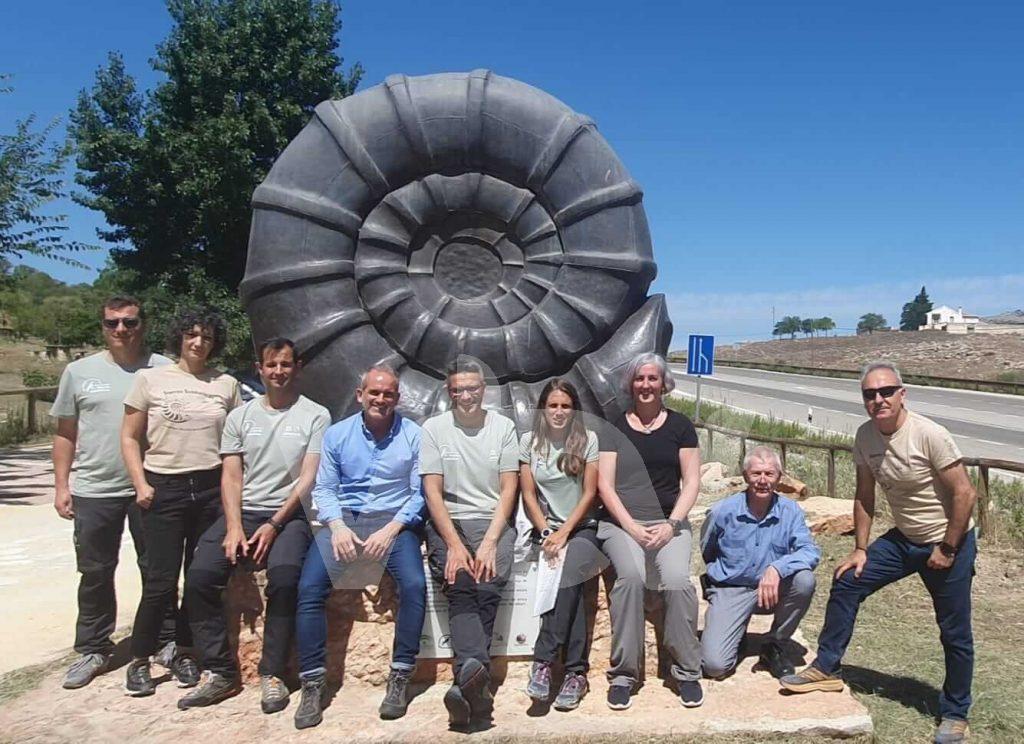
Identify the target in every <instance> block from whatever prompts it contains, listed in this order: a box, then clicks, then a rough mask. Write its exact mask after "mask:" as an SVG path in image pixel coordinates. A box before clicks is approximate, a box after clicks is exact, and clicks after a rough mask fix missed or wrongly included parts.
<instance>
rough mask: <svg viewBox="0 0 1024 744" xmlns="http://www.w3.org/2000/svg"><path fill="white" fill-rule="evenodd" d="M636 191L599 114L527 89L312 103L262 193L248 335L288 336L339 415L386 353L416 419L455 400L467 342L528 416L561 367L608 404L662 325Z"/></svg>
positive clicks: (503, 86)
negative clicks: (452, 393)
mask: <svg viewBox="0 0 1024 744" xmlns="http://www.w3.org/2000/svg"><path fill="white" fill-rule="evenodd" d="M642 197H643V194H642V192H641V190H640V187H639V186H638V185H637V184H636V182H635V181H633V179H631V178H630V177H629V174H628V173H627V172H626V169H625V168H624V167H623V165H622V163H621V162H619V160H618V158H617V157H616V156H615V153H614V152H612V149H611V148H610V147H609V146H608V143H607V142H605V140H604V138H603V137H602V136H601V135H600V134H598V132H597V130H596V129H595V127H594V124H593V122H591V121H590V120H589V119H587V118H585V117H583V116H580V115H579V114H576V113H574V112H573V111H572V110H570V109H569V108H568V107H566V106H565V105H564V104H562V103H561V102H560V101H558V100H556V99H554V98H552V97H551V96H549V95H548V94H546V93H544V92H542V91H540V90H538V89H536V88H533V87H531V86H529V85H526V84H524V83H521V82H518V81H516V80H512V79H509V78H505V77H501V76H499V75H495V74H493V73H491V72H488V71H485V70H477V71H474V72H471V73H469V74H465V73H462V74H441V75H428V76H425V77H406V76H404V75H394V76H392V77H389V78H388V79H387V80H386V82H385V83H384V84H383V85H378V86H376V87H374V88H370V89H368V90H366V91H364V92H361V93H358V94H356V95H354V96H350V97H349V98H346V99H344V100H341V101H325V102H324V103H321V104H320V105H319V106H317V108H316V115H315V116H314V118H313V120H312V121H311V122H310V123H309V124H308V125H307V126H306V128H305V129H303V130H302V132H301V133H300V134H299V135H298V137H296V138H295V140H294V141H292V143H291V144H290V145H289V146H288V148H287V149H286V150H285V151H284V153H283V154H282V155H281V157H280V158H279V159H278V160H277V162H276V163H275V164H274V166H273V168H272V169H271V171H270V174H269V175H268V176H267V178H266V180H265V181H264V182H263V183H262V184H261V185H260V186H259V188H257V189H256V193H255V194H254V196H253V209H254V214H253V222H252V234H251V237H250V240H249V257H248V263H247V265H246V275H245V280H244V282H243V283H242V289H241V292H242V299H243V302H244V303H245V306H246V309H247V311H248V313H249V316H250V318H251V319H252V327H253V333H254V336H255V338H256V339H257V341H258V340H259V339H262V338H268V337H270V336H277V335H283V336H288V337H290V338H293V339H295V340H296V342H297V344H298V347H299V349H300V352H301V354H302V356H303V358H304V360H305V365H306V366H305V371H304V379H305V383H304V386H305V389H306V391H307V393H308V394H310V395H311V397H314V398H315V399H317V400H318V401H320V402H321V403H323V404H324V405H327V406H328V407H329V408H330V409H331V411H332V413H333V414H334V416H336V417H338V416H342V415H344V414H346V413H348V412H351V411H352V410H354V408H355V405H356V404H355V400H354V396H353V393H354V390H355V388H356V386H357V385H358V382H359V375H360V374H361V373H362V371H363V370H365V369H367V368H368V367H370V366H371V365H372V364H374V363H380V362H385V363H388V364H390V365H392V366H393V367H395V368H396V369H399V370H400V372H401V376H402V406H401V407H402V409H403V411H404V412H405V413H407V414H408V415H411V416H413V417H415V418H417V419H419V418H423V417H424V416H427V415H429V414H430V413H432V412H434V411H435V410H440V409H443V408H446V407H447V405H448V400H447V397H446V396H445V395H443V392H442V381H443V378H444V369H445V367H446V366H447V364H448V363H449V362H450V360H452V359H453V358H455V356H456V355H458V354H468V355H471V356H474V357H477V358H478V359H480V360H481V361H482V362H483V363H484V364H485V365H487V366H488V367H490V369H491V370H492V371H493V373H494V376H495V382H496V383H497V384H498V385H499V386H500V393H501V395H500V405H501V406H502V407H503V408H505V409H506V412H508V413H509V414H510V415H513V417H514V418H516V420H517V423H518V424H519V425H520V427H524V426H526V425H527V424H528V420H529V409H530V408H531V406H533V405H534V404H535V401H536V395H537V392H539V389H540V386H541V385H543V382H544V381H545V380H547V379H548V378H550V377H552V376H555V375H562V376H566V377H568V378H569V379H570V380H572V381H573V383H574V384H576V386H577V387H578V389H579V390H580V391H581V395H582V396H583V400H584V405H585V407H586V408H587V409H588V410H589V411H590V412H592V413H597V414H600V415H603V416H611V415H614V414H615V413H617V412H619V411H621V410H622V409H623V407H624V405H625V404H626V403H627V402H628V398H627V397H626V396H625V394H624V391H623V390H622V389H621V380H620V377H621V369H622V367H623V365H625V364H626V363H628V361H629V360H630V359H631V358H632V357H633V356H635V355H636V354H638V353H640V352H643V351H652V350H657V351H660V352H662V353H664V352H665V350H666V348H667V346H668V341H669V337H670V336H671V324H670V323H669V321H668V317H667V315H666V312H665V303H664V298H663V297H662V296H660V295H656V296H654V297H651V298H648V297H647V288H648V286H649V285H650V283H651V280H652V279H653V278H654V275H655V271H656V269H655V265H654V262H653V260H652V255H651V241H650V234H649V232H648V229H647V220H646V217H645V215H644V210H643V206H642V205H641V199H642Z"/></svg>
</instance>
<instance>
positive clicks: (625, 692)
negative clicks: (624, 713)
mask: <svg viewBox="0 0 1024 744" xmlns="http://www.w3.org/2000/svg"><path fill="white" fill-rule="evenodd" d="M631 692H632V690H631V689H630V687H629V685H612V686H611V687H609V688H608V707H609V708H611V709H612V710H625V709H626V708H628V707H629V706H631V705H632V704H633V698H632V696H631V695H630V693H631Z"/></svg>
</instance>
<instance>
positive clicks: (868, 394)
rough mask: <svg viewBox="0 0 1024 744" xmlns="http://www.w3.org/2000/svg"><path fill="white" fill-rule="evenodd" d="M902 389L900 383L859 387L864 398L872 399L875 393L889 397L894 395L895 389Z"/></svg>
mask: <svg viewBox="0 0 1024 744" xmlns="http://www.w3.org/2000/svg"><path fill="white" fill-rule="evenodd" d="M902 389H903V386H902V385H886V386H885V387H880V388H861V390H860V394H861V395H863V396H864V400H867V401H872V400H874V399H875V396H876V395H881V396H882V397H883V398H891V397H892V396H894V395H896V393H897V391H899V390H902Z"/></svg>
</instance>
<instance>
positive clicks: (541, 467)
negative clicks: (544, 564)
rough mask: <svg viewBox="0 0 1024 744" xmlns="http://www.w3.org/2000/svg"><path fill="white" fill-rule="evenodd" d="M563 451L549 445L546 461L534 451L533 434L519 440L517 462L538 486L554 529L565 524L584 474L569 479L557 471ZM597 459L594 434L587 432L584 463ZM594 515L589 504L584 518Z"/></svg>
mask: <svg viewBox="0 0 1024 744" xmlns="http://www.w3.org/2000/svg"><path fill="white" fill-rule="evenodd" d="M562 451H563V449H562V447H561V446H560V445H555V444H554V443H553V442H549V443H548V447H547V453H546V455H547V456H546V457H545V456H544V455H545V453H543V452H537V451H536V450H535V449H534V448H533V433H532V432H526V433H525V434H523V436H522V438H521V439H520V440H519V461H520V462H522V463H528V464H529V465H530V472H531V473H532V474H533V480H534V482H535V483H536V484H537V496H538V498H539V499H540V503H541V506H542V507H543V508H544V512H545V513H546V514H547V517H548V523H549V524H550V525H551V527H552V528H554V529H557V528H559V527H561V526H562V525H563V524H565V520H567V519H568V518H569V515H570V514H572V511H573V509H575V508H576V504H578V503H579V502H580V496H582V495H583V473H580V475H579V476H578V477H576V478H570V477H569V476H568V475H566V474H565V473H564V472H562V470H560V469H559V467H558V457H559V455H561V454H562ZM597 456H598V449H597V434H595V433H594V432H592V431H588V432H587V446H586V448H585V449H584V451H583V459H584V460H585V461H586V462H588V463H591V462H597ZM595 514H596V504H592V505H591V508H590V511H589V512H588V513H587V515H586V518H591V517H594V515H595Z"/></svg>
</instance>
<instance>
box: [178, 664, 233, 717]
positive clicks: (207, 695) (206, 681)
mask: <svg viewBox="0 0 1024 744" xmlns="http://www.w3.org/2000/svg"><path fill="white" fill-rule="evenodd" d="M241 691H242V685H241V684H240V683H239V681H238V679H237V678H236V677H225V676H224V675H223V674H217V672H210V671H207V672H206V673H205V674H203V679H202V684H201V685H199V686H198V687H196V689H194V690H192V692H190V693H189V694H188V695H186V696H185V697H183V698H181V700H179V701H178V709H179V710H188V709H189V708H205V707H206V706H207V705H215V704H216V703H219V702H220V701H221V700H227V699H228V698H229V697H233V696H234V695H237V694H238V693H240V692H241Z"/></svg>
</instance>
